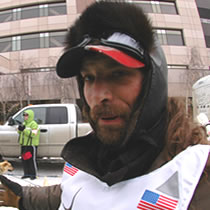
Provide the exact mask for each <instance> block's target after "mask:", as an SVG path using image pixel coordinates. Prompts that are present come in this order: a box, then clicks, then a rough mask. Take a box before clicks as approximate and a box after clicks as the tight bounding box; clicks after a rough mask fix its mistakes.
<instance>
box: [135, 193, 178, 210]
mask: <svg viewBox="0 0 210 210" xmlns="http://www.w3.org/2000/svg"><path fill="white" fill-rule="evenodd" d="M177 204H178V200H177V199H172V198H169V197H167V196H163V195H160V194H158V193H155V192H152V191H150V190H145V192H144V194H143V196H142V198H141V200H140V201H139V203H138V206H137V208H138V209H141V210H174V209H176V207H177Z"/></svg>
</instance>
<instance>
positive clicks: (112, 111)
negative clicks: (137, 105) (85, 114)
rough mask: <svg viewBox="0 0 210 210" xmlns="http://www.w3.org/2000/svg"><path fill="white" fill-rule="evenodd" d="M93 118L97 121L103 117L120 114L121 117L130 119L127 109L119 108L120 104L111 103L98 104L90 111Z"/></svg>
mask: <svg viewBox="0 0 210 210" xmlns="http://www.w3.org/2000/svg"><path fill="white" fill-rule="evenodd" d="M90 115H91V118H92V119H93V120H94V121H95V120H98V119H99V118H101V117H114V116H118V117H121V118H125V119H128V118H129V114H128V113H127V112H126V110H124V109H122V108H119V107H118V106H114V105H112V106H110V105H106V104H105V105H104V104H102V105H96V106H95V107H94V108H93V109H92V110H91V112H90Z"/></svg>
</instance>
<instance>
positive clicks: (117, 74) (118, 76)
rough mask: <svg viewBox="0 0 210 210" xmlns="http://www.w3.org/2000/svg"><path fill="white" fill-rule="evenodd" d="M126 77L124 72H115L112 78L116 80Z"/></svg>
mask: <svg viewBox="0 0 210 210" xmlns="http://www.w3.org/2000/svg"><path fill="white" fill-rule="evenodd" d="M124 75H125V72H124V71H115V72H113V73H112V76H113V77H115V78H120V77H123V76H124Z"/></svg>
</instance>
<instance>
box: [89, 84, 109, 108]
mask: <svg viewBox="0 0 210 210" xmlns="http://www.w3.org/2000/svg"><path fill="white" fill-rule="evenodd" d="M112 92H113V91H112V88H111V86H110V84H108V83H107V82H104V81H101V80H98V81H95V84H94V88H93V92H92V96H93V98H94V102H95V104H100V103H104V102H108V101H111V100H112V99H113V93H112Z"/></svg>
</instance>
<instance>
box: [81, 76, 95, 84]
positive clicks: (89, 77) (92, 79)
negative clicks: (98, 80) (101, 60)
mask: <svg viewBox="0 0 210 210" xmlns="http://www.w3.org/2000/svg"><path fill="white" fill-rule="evenodd" d="M83 80H84V82H92V81H94V76H92V75H84V76H83Z"/></svg>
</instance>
